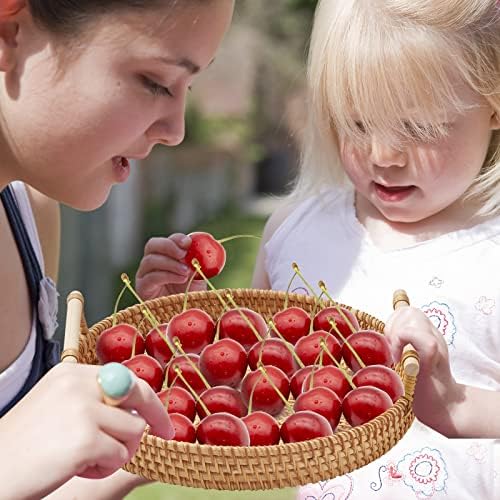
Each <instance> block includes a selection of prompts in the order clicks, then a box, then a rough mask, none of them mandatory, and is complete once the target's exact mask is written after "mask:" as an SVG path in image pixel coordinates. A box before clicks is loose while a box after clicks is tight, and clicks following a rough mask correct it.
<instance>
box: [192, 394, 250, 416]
mask: <svg viewBox="0 0 500 500" xmlns="http://www.w3.org/2000/svg"><path fill="white" fill-rule="evenodd" d="M200 399H201V401H202V402H203V403H204V404H203V405H202V404H200V402H198V403H197V405H196V411H197V412H198V415H199V416H200V418H204V417H206V416H207V413H206V411H205V409H204V408H203V407H205V408H207V409H208V411H209V412H210V413H224V412H225V413H230V414H231V415H234V416H235V417H243V416H244V415H246V413H247V407H246V405H245V403H244V402H243V399H242V397H241V393H240V391H237V390H236V389H233V388H232V387H227V386H218V387H211V388H210V389H207V390H206V391H204V392H203V393H202V394H201V396H200Z"/></svg>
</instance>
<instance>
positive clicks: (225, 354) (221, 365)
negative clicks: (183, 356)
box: [199, 338, 247, 387]
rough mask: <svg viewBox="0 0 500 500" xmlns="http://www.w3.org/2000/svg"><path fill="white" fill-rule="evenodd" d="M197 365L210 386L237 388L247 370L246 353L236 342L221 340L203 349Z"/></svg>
mask: <svg viewBox="0 0 500 500" xmlns="http://www.w3.org/2000/svg"><path fill="white" fill-rule="evenodd" d="M199 363H200V370H201V372H202V373H203V375H204V376H205V378H206V379H207V380H208V382H209V384H210V385H212V386H215V385H228V386H230V387H237V386H238V385H239V384H240V382H241V380H242V379H243V376H244V375H245V372H246V369H247V353H246V351H245V349H244V348H243V346H242V345H241V344H239V343H238V342H236V340H233V339H230V338H227V339H222V340H219V341H218V342H215V343H214V344H209V345H207V346H206V347H205V348H204V349H203V351H202V352H201V354H200V361H199Z"/></svg>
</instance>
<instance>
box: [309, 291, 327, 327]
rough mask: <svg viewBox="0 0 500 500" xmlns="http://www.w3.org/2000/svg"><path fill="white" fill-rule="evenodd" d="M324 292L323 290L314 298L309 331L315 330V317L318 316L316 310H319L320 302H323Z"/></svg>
mask: <svg viewBox="0 0 500 500" xmlns="http://www.w3.org/2000/svg"><path fill="white" fill-rule="evenodd" d="M323 295H324V294H323V292H321V293H320V294H319V295H318V297H317V298H316V299H314V306H313V308H312V311H311V315H310V317H311V325H310V326H309V333H312V332H313V330H314V317H315V316H316V312H317V311H318V307H319V303H320V302H321V297H323Z"/></svg>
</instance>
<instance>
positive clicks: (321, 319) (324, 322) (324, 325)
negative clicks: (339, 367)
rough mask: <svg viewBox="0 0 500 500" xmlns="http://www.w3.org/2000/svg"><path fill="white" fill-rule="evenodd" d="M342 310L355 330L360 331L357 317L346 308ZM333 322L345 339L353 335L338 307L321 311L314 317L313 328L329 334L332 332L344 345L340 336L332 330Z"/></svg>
mask: <svg viewBox="0 0 500 500" xmlns="http://www.w3.org/2000/svg"><path fill="white" fill-rule="evenodd" d="M340 310H341V311H342V312H343V313H344V315H345V317H346V318H347V319H348V320H349V322H350V323H351V325H352V326H353V327H354V330H355V331H358V330H359V322H358V320H357V319H356V316H354V314H353V313H352V312H351V311H349V309H346V308H345V307H341V308H340ZM331 320H333V321H334V322H335V326H336V327H337V329H338V330H339V331H340V333H341V334H342V335H343V336H344V338H347V337H348V336H349V335H351V333H353V331H352V329H351V327H350V326H349V324H348V323H347V322H346V321H345V319H344V318H343V317H342V315H341V314H340V313H339V311H338V310H337V308H336V307H325V308H324V309H322V310H321V311H319V312H318V313H317V314H316V316H315V317H314V321H313V328H314V329H315V330H326V331H327V332H330V333H331V334H332V335H334V336H335V337H336V338H337V340H338V341H339V342H340V343H341V344H342V343H343V340H342V339H341V338H340V337H339V336H338V334H337V333H336V332H335V330H334V329H333V328H332V325H331V323H330V321H331Z"/></svg>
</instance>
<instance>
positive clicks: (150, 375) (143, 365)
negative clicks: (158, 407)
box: [123, 354, 163, 392]
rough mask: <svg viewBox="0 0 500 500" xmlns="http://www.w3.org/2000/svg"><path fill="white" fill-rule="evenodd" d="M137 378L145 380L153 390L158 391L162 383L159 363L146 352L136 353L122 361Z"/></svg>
mask: <svg viewBox="0 0 500 500" xmlns="http://www.w3.org/2000/svg"><path fill="white" fill-rule="evenodd" d="M123 364H124V365H125V366H126V367H127V368H129V369H130V370H132V371H133V372H134V373H135V374H136V375H137V376H138V377H139V378H142V380H144V381H146V382H147V383H148V384H149V385H150V386H151V388H152V389H153V391H155V392H158V391H159V390H160V389H161V386H162V384H163V368H162V367H161V365H160V363H159V362H158V361H157V360H156V359H155V358H152V357H151V356H148V355H147V354H138V355H137V356H134V357H133V358H130V359H127V360H126V361H123Z"/></svg>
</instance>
